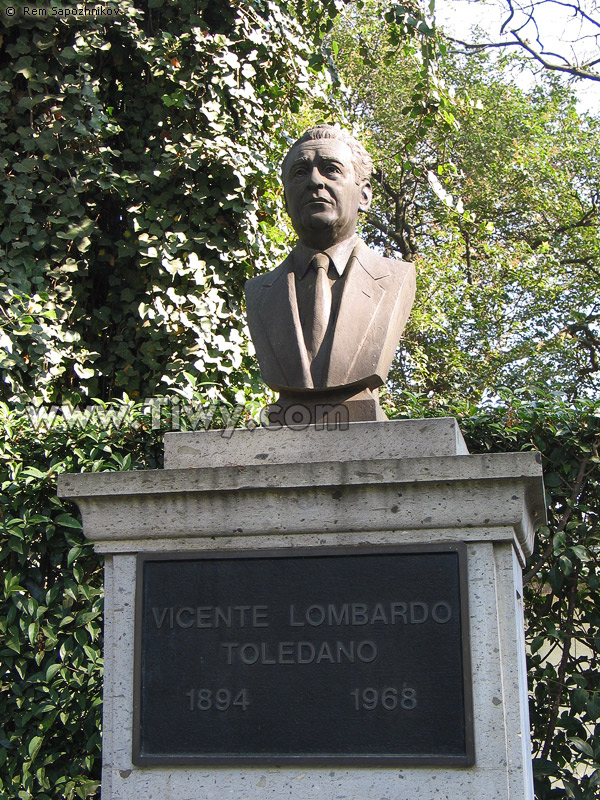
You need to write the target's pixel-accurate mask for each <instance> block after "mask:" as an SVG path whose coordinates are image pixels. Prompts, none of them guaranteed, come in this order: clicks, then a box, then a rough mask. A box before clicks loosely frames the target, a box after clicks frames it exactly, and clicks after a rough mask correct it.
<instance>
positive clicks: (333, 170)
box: [325, 164, 340, 175]
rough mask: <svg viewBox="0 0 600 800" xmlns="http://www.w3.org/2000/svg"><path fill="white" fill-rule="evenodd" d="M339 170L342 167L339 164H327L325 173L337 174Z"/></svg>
mask: <svg viewBox="0 0 600 800" xmlns="http://www.w3.org/2000/svg"><path fill="white" fill-rule="evenodd" d="M339 172H340V168H339V167H338V166H337V164H327V166H326V167H325V173H326V174H327V175H337V174H339Z"/></svg>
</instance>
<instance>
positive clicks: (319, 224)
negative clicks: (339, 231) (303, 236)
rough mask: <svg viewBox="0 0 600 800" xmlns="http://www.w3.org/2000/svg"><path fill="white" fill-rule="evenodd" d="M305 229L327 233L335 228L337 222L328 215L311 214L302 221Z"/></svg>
mask: <svg viewBox="0 0 600 800" xmlns="http://www.w3.org/2000/svg"><path fill="white" fill-rule="evenodd" d="M302 222H303V227H304V229H305V230H307V231H315V232H316V231H326V230H328V229H329V228H333V226H334V222H335V220H333V219H331V215H330V214H327V213H322V214H311V215H310V216H307V217H305V219H303V220H302Z"/></svg>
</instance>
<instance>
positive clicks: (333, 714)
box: [134, 547, 470, 766]
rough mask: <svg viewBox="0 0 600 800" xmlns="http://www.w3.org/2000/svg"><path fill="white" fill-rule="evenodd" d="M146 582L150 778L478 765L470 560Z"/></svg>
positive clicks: (140, 683)
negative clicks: (313, 766) (260, 770)
mask: <svg viewBox="0 0 600 800" xmlns="http://www.w3.org/2000/svg"><path fill="white" fill-rule="evenodd" d="M138 569H139V573H138V611H137V641H136V645H137V672H136V693H137V697H136V703H135V711H136V729H135V730H136V736H135V743H134V761H135V763H190V762H199V761H211V762H213V763H227V762H229V761H232V760H236V761H239V760H242V761H246V762H248V763H256V762H268V763H277V762H281V761H286V760H289V759H292V760H293V761H294V762H296V761H297V760H298V759H304V760H307V761H311V762H319V761H322V760H327V761H328V762H338V761H348V760H349V759H352V760H359V761H360V760H371V761H372V760H378V759H384V760H386V761H393V762H394V763H407V762H409V761H410V762H411V763H412V762H414V760H415V759H416V760H418V759H419V758H426V759H427V762H428V763H453V764H454V763H456V764H460V765H461V766H464V765H465V764H466V763H468V760H469V758H470V754H469V737H470V734H469V730H468V726H467V714H466V701H467V694H468V687H467V684H466V681H465V674H466V673H465V635H466V628H465V617H464V614H465V609H464V607H463V606H464V596H463V595H464V593H463V592H462V591H461V570H462V571H464V564H463V563H462V555H461V554H459V548H457V547H453V548H448V547H446V548H442V547H438V548H429V549H426V550H425V551H424V552H417V553H414V552H410V551H409V552H404V551H400V552H393V553H381V552H375V553H366V554H360V555H355V554H352V555H346V554H341V555H337V554H335V555H319V556H317V555H312V554H309V555H304V556H296V555H294V556H289V555H287V554H281V555H280V554H278V555H276V556H269V557H260V556H255V555H254V554H253V555H252V556H239V557H220V558H204V559H199V558H185V559H184V558H169V557H162V558H160V559H158V558H143V557H141V558H140V560H139V566H138ZM307 598H310V599H308V600H307ZM400 720H402V721H401V722H400ZM432 759H433V760H432Z"/></svg>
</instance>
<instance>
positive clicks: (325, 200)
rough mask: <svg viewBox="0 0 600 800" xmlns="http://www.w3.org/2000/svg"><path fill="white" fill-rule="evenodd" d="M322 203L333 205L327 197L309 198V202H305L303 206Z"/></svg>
mask: <svg viewBox="0 0 600 800" xmlns="http://www.w3.org/2000/svg"><path fill="white" fill-rule="evenodd" d="M323 203H325V204H326V205H328V206H331V205H333V201H332V200H330V199H329V198H327V197H311V198H310V200H307V201H306V203H305V204H304V205H305V206H312V205H322V204H323Z"/></svg>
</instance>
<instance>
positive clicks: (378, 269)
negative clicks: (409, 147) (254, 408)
mask: <svg viewBox="0 0 600 800" xmlns="http://www.w3.org/2000/svg"><path fill="white" fill-rule="evenodd" d="M371 171H372V162H371V159H370V157H369V155H368V153H367V152H366V150H365V149H364V147H363V146H362V145H361V144H360V143H359V142H358V141H356V139H354V138H353V137H351V136H350V135H349V134H347V133H345V132H344V131H342V130H340V129H338V128H335V127H333V126H331V125H318V126H317V127H315V128H311V129H310V130H309V131H307V132H306V133H305V134H304V135H303V136H302V137H301V138H300V139H298V141H297V142H296V143H295V144H294V145H293V146H292V148H291V149H290V151H289V152H288V154H287V155H286V157H285V158H284V160H283V165H282V177H283V187H284V192H285V202H286V208H287V211H288V214H289V215H290V218H291V221H292V225H293V227H294V230H295V231H296V234H297V235H298V242H297V244H296V246H295V247H294V248H293V250H292V251H291V253H290V254H289V256H288V257H287V258H286V259H285V261H284V262H283V263H282V264H280V265H279V266H278V267H277V268H276V269H274V270H273V271H272V272H269V273H267V274H265V275H259V276H257V277H255V278H252V279H251V280H249V281H248V283H247V284H246V305H247V314H248V324H249V328H250V334H251V336H252V341H253V343H254V346H255V349H256V354H257V357H258V363H259V365H260V369H261V373H262V376H263V380H264V381H265V383H266V384H267V385H268V386H270V387H271V388H272V389H275V390H276V391H279V393H280V397H279V404H280V406H281V407H282V408H285V407H289V406H291V405H301V406H303V407H304V408H307V409H309V410H310V413H311V414H312V421H316V420H317V417H318V412H317V416H316V417H315V412H314V409H315V408H316V407H317V406H323V405H327V404H341V405H342V406H343V407H344V408H345V409H347V410H348V417H347V418H348V419H350V420H361V419H372V420H375V419H382V418H385V415H383V412H382V410H381V408H380V407H379V403H378V398H377V390H378V387H379V386H381V385H382V384H383V383H384V382H385V379H386V377H387V374H388V371H389V369H390V366H391V363H392V360H393V358H394V353H395V351H396V347H397V345H398V341H399V339H400V335H401V333H402V330H403V328H404V325H405V323H406V320H407V318H408V315H409V313H410V309H411V308H412V304H413V300H414V294H415V271H414V267H413V265H412V264H408V263H405V262H402V261H396V260H393V259H388V258H384V257H382V256H381V255H379V254H378V253H376V252H375V251H374V250H371V249H370V248H369V247H367V245H366V244H364V242H362V240H361V239H359V238H358V236H357V235H356V224H357V220H358V215H359V212H360V211H367V210H368V208H369V206H370V203H371V197H372V191H371V182H370V176H371Z"/></svg>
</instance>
